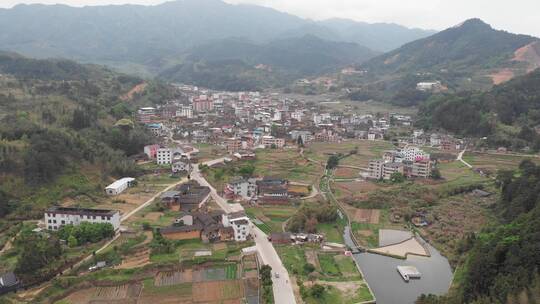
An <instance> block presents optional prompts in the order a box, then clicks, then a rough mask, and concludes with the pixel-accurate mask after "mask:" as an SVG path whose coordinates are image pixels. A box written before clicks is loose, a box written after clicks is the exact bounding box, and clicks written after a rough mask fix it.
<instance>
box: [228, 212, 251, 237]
mask: <svg viewBox="0 0 540 304" xmlns="http://www.w3.org/2000/svg"><path fill="white" fill-rule="evenodd" d="M222 223H223V226H224V227H232V228H233V231H234V240H235V241H237V242H243V241H246V240H247V239H248V237H249V235H250V233H251V222H250V220H249V217H247V215H246V214H245V212H243V211H241V212H235V213H230V214H226V215H223V217H222Z"/></svg>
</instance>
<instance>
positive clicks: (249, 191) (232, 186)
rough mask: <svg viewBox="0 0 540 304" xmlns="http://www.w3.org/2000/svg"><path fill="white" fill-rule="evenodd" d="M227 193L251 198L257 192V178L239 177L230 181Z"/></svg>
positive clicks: (226, 189) (246, 198)
mask: <svg viewBox="0 0 540 304" xmlns="http://www.w3.org/2000/svg"><path fill="white" fill-rule="evenodd" d="M225 193H228V194H230V195H234V196H238V197H241V198H242V199H244V200H249V199H251V198H252V197H254V196H255V195H256V194H257V180H256V179H254V178H249V179H245V178H238V179H234V180H232V181H231V182H229V183H228V184H227V186H226V188H225Z"/></svg>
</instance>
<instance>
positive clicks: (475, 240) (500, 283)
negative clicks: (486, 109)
mask: <svg viewBox="0 0 540 304" xmlns="http://www.w3.org/2000/svg"><path fill="white" fill-rule="evenodd" d="M497 185H498V186H499V187H500V189H501V192H502V195H501V197H500V199H499V202H498V203H497V205H496V207H495V208H496V210H497V211H498V213H499V214H500V217H501V222H502V224H500V225H498V226H494V227H490V228H487V229H485V230H483V231H482V232H481V233H479V234H477V235H470V236H469V237H467V238H466V239H465V240H463V241H462V242H461V246H460V248H461V251H462V253H463V254H464V255H465V254H467V255H468V257H467V259H466V261H465V263H464V264H463V265H461V266H460V269H459V270H458V271H459V276H458V275H457V274H456V282H455V283H456V285H457V286H456V288H455V289H453V290H451V292H450V294H449V295H448V296H444V297H435V296H429V297H428V296H422V297H421V298H420V299H419V300H418V301H417V304H462V303H475V304H488V303H489V304H512V303H524V304H528V303H538V300H539V299H540V271H539V270H540V196H539V195H540V166H538V165H535V164H534V163H533V162H531V161H529V160H525V161H523V162H522V163H521V165H520V168H519V170H517V171H516V172H511V171H503V172H499V174H498V176H497Z"/></svg>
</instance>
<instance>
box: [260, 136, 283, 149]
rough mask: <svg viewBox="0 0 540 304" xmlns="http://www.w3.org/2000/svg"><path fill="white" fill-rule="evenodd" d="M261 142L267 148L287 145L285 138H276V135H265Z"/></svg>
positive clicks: (279, 147)
mask: <svg viewBox="0 0 540 304" xmlns="http://www.w3.org/2000/svg"><path fill="white" fill-rule="evenodd" d="M261 143H262V144H263V145H264V147H265V148H267V149H268V148H273V147H275V148H278V149H281V148H283V147H284V146H285V139H283V138H276V137H274V136H263V137H262V141H261Z"/></svg>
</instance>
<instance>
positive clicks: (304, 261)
mask: <svg viewBox="0 0 540 304" xmlns="http://www.w3.org/2000/svg"><path fill="white" fill-rule="evenodd" d="M276 250H277V251H278V254H279V255H280V257H281V259H282V261H283V265H284V266H285V267H286V268H287V270H288V271H289V273H290V274H292V275H294V276H295V278H296V281H297V282H299V283H298V284H301V288H304V289H310V288H311V287H312V286H313V284H314V283H316V284H319V285H323V286H325V287H326V288H325V292H324V293H323V296H322V297H321V298H313V297H312V296H311V295H310V293H309V292H308V293H306V294H305V297H304V298H303V300H304V302H305V303H351V304H352V303H358V302H362V301H368V300H371V299H373V296H372V295H371V292H370V291H369V289H368V288H367V286H366V283H365V282H364V281H363V279H362V276H361V275H360V273H359V272H358V269H357V268H356V264H355V263H354V261H353V259H352V257H350V256H346V255H344V254H343V252H324V251H322V250H320V249H319V248H318V247H317V246H310V245H303V246H276ZM314 278H315V279H314Z"/></svg>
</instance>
